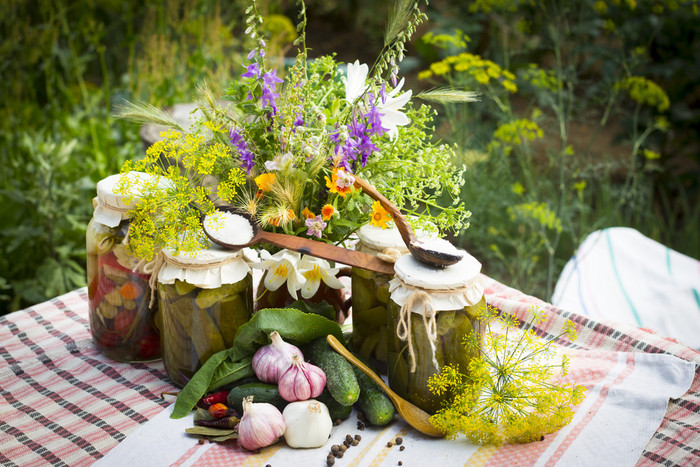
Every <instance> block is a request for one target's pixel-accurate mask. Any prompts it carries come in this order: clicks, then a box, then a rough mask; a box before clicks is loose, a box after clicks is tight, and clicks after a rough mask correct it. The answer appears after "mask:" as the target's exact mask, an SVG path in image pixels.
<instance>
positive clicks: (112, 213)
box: [85, 172, 160, 362]
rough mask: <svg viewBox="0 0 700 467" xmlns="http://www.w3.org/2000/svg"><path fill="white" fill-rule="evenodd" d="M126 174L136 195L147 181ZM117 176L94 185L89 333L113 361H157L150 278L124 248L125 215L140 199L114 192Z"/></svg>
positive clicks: (157, 339)
mask: <svg viewBox="0 0 700 467" xmlns="http://www.w3.org/2000/svg"><path fill="white" fill-rule="evenodd" d="M125 176H126V177H129V178H131V179H132V181H131V183H130V186H131V187H132V189H131V190H132V191H135V192H138V187H139V186H140V184H141V183H147V181H148V179H149V177H150V176H149V175H147V174H144V173H140V172H129V173H128V174H126V175H125ZM121 177H122V176H121V175H112V176H110V177H107V178H105V179H104V180H101V181H100V182H98V183H97V198H95V199H94V200H93V205H94V207H95V211H94V213H93V217H92V219H90V222H89V223H88V226H87V229H86V235H85V239H86V251H87V283H88V299H89V313H90V314H89V320H90V331H91V333H92V338H93V341H94V342H95V345H96V346H97V348H98V349H99V351H100V352H101V353H102V354H103V355H105V356H106V357H109V358H111V359H112V360H116V361H120V362H137V361H148V360H155V359H158V358H160V337H159V333H158V329H157V327H156V326H155V322H154V320H155V312H156V310H157V305H156V304H155V303H152V300H151V296H152V290H151V288H150V286H149V279H150V275H149V274H147V273H145V272H144V271H143V267H142V263H140V261H139V259H138V258H136V257H135V256H133V255H132V254H131V252H130V251H129V247H128V235H127V234H128V231H129V225H130V221H129V218H128V212H129V209H130V208H132V207H133V206H134V205H135V204H136V203H137V202H138V197H137V196H136V197H132V198H131V199H130V201H129V203H127V202H126V201H125V199H124V197H122V195H121V194H117V193H115V188H116V186H117V184H118V183H119V180H120V179H121Z"/></svg>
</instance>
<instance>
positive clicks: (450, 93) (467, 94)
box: [416, 87, 480, 104]
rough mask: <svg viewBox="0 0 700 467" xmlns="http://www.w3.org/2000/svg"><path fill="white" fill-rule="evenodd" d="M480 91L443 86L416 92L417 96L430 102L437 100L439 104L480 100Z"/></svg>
mask: <svg viewBox="0 0 700 467" xmlns="http://www.w3.org/2000/svg"><path fill="white" fill-rule="evenodd" d="M479 96H480V93H478V92H475V91H463V90H461V89H454V88H448V87H441V88H436V89H431V90H428V91H421V92H419V93H418V94H416V97H417V98H419V99H423V100H424V101H428V102H435V103H438V104H457V103H463V102H477V101H478V100H479Z"/></svg>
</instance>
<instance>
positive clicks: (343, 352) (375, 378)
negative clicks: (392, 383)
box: [326, 334, 394, 397]
mask: <svg viewBox="0 0 700 467" xmlns="http://www.w3.org/2000/svg"><path fill="white" fill-rule="evenodd" d="M326 340H327V341H328V343H329V344H330V345H331V347H333V348H334V349H335V351H336V352H338V353H339V354H340V355H342V356H343V357H345V359H346V360H347V361H349V362H350V363H352V364H353V365H355V366H356V367H357V368H359V369H360V370H362V372H363V373H365V374H366V375H367V376H369V377H370V378H372V381H374V382H375V383H377V384H378V385H379V386H380V387H381V388H382V389H383V390H384V392H386V393H387V394H388V395H389V396H390V397H391V396H393V395H394V391H392V390H391V389H390V388H389V386H387V384H386V383H385V382H384V380H383V379H381V378H380V377H379V375H377V374H376V373H375V372H374V371H372V369H371V368H370V367H368V366H367V365H365V364H364V363H362V362H361V361H360V360H358V358H357V357H356V356H354V355H353V354H352V353H350V351H349V350H348V349H346V348H345V346H344V345H343V344H341V343H340V341H339V340H338V339H336V338H335V336H333V335H332V334H328V335H327V336H326Z"/></svg>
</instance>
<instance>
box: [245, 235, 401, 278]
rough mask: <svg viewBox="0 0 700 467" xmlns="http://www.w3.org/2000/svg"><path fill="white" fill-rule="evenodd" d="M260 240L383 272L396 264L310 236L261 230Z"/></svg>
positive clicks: (390, 272)
mask: <svg viewBox="0 0 700 467" xmlns="http://www.w3.org/2000/svg"><path fill="white" fill-rule="evenodd" d="M256 237H258V241H262V242H266V243H269V244H271V245H275V246H278V247H280V248H287V249H288V250H293V251H298V252H299V253H302V254H305V255H311V256H316V257H318V258H323V259H326V260H330V261H335V262H337V263H343V264H347V265H348V266H354V267H357V268H362V269H367V270H369V271H374V272H379V273H382V274H389V275H392V274H394V265H393V264H391V263H387V262H386V261H382V260H381V259H379V258H377V257H376V256H373V255H369V254H367V253H362V252H360V251H354V250H348V249H346V248H341V247H339V246H335V245H331V244H328V243H323V242H317V241H315V240H311V239H308V238H302V237H296V236H293V235H285V234H280V233H275V232H267V231H265V230H262V229H261V230H260V231H259V233H258V234H257V235H256Z"/></svg>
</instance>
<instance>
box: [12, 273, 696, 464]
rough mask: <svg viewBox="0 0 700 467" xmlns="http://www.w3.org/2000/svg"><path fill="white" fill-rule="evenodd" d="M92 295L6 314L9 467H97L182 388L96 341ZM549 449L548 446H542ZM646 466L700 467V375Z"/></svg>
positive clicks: (653, 339)
mask: <svg viewBox="0 0 700 467" xmlns="http://www.w3.org/2000/svg"><path fill="white" fill-rule="evenodd" d="M484 281H485V283H486V284H487V288H486V296H487V301H488V302H489V303H490V304H491V305H492V306H495V307H497V308H498V309H500V310H501V311H503V312H507V313H512V314H513V315H515V316H516V317H518V318H519V319H521V321H526V319H527V313H528V309H529V308H530V306H531V305H538V306H540V307H541V308H542V309H544V310H546V314H547V316H548V319H547V320H546V321H545V322H544V323H542V325H540V326H539V327H538V328H537V329H536V332H537V333H538V335H540V336H543V337H551V336H555V335H557V334H559V333H560V332H561V330H562V329H563V327H564V321H565V319H571V320H572V321H574V322H575V323H576V325H577V328H578V333H579V338H578V340H577V341H576V342H575V343H573V344H572V343H569V342H567V341H562V342H560V344H561V345H562V346H568V347H571V348H582V349H599V350H602V351H636V352H649V353H667V354H671V355H675V356H678V357H680V358H683V359H686V360H689V361H693V362H695V363H697V364H700V353H698V352H696V351H694V350H692V349H690V348H688V347H686V346H684V345H682V344H680V343H678V342H676V341H674V340H672V339H668V338H665V337H663V336H659V335H657V334H653V333H651V332H649V331H647V330H644V329H640V328H635V327H632V326H628V325H622V324H617V323H608V322H598V321H593V320H590V319H588V318H586V317H584V316H581V315H576V314H573V313H569V312H566V311H563V310H559V309H557V308H555V307H553V306H551V305H549V304H547V303H544V302H542V301H541V300H538V299H537V298H534V297H531V296H528V295H525V294H523V293H522V292H520V291H517V290H514V289H511V288H508V287H506V286H504V285H502V284H500V283H498V282H495V281H493V280H491V279H489V278H487V277H484ZM87 315H88V310H87V296H86V290H85V289H80V290H77V291H74V292H71V293H68V294H66V295H63V296H61V297H57V298H56V299H53V300H50V301H48V302H45V303H42V304H40V305H37V306H34V307H32V308H29V309H27V310H23V311H19V312H15V313H12V314H10V315H7V316H4V317H0V464H2V465H8V466H20V465H21V466H34V465H37V466H38V465H46V464H52V465H71V466H73V465H78V466H80V465H89V464H91V463H93V462H94V461H95V460H97V459H99V458H101V457H102V456H104V455H105V454H106V453H107V452H108V451H109V450H110V449H112V448H113V447H114V446H116V445H117V444H118V443H119V442H120V441H121V440H122V439H124V438H125V437H126V436H128V435H129V434H130V433H131V432H133V431H134V430H135V429H136V428H138V427H139V426H140V425H142V424H143V423H145V422H146V421H148V420H150V419H151V418H153V417H154V416H155V415H157V414H158V413H160V412H161V411H162V410H163V408H164V407H165V406H167V405H168V404H169V403H170V401H163V400H162V399H161V397H160V394H161V392H163V391H173V390H175V388H173V387H172V386H171V385H170V383H169V381H168V378H167V375H166V373H165V371H164V370H163V366H162V363H161V362H153V363H139V364H122V363H116V362H113V361H111V360H109V359H107V358H104V357H102V356H101V355H100V354H99V352H97V350H96V349H95V347H94V346H93V344H92V340H91V338H90V333H89V326H88V321H87ZM545 447H546V446H545V445H544V444H543V445H542V447H541V448H542V449H544V448H545ZM637 464H638V465H640V466H647V465H649V466H651V465H657V464H664V465H669V466H672V465H678V466H684V465H700V377H698V370H696V377H695V379H694V381H693V384H692V386H691V390H690V391H688V392H687V393H686V394H685V395H683V397H681V398H679V399H676V400H672V401H671V402H670V404H669V408H668V410H667V412H666V416H665V419H664V421H663V423H662V425H661V426H660V427H659V429H658V430H657V432H656V433H655V435H654V436H653V437H652V439H651V440H650V441H649V443H648V445H647V446H646V449H645V450H644V453H643V454H642V456H641V457H640V459H639V461H638V463H637Z"/></svg>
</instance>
